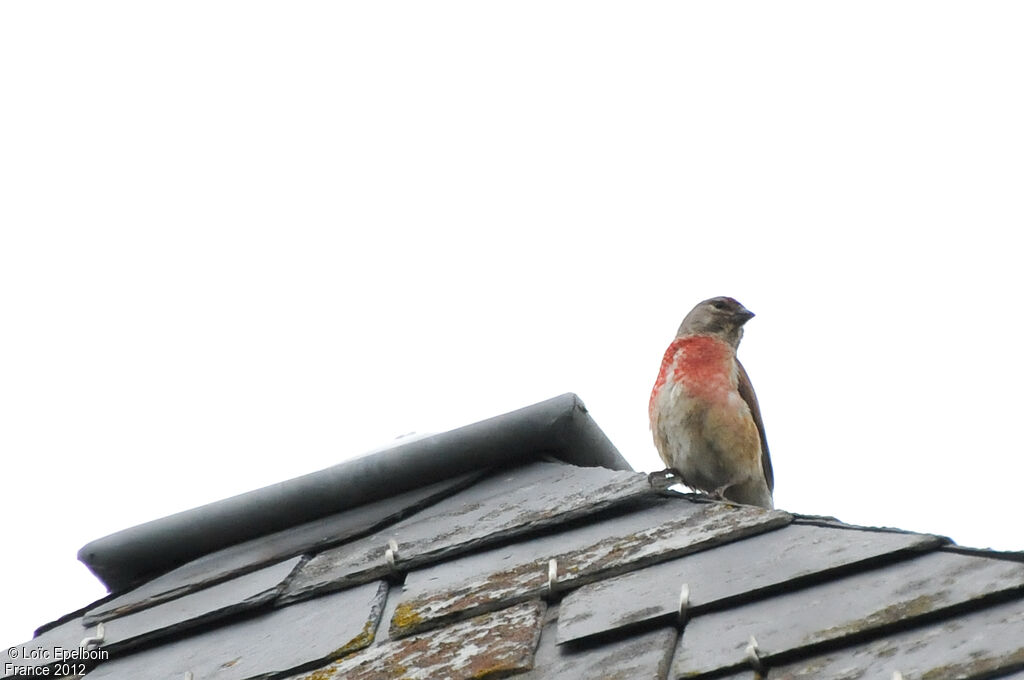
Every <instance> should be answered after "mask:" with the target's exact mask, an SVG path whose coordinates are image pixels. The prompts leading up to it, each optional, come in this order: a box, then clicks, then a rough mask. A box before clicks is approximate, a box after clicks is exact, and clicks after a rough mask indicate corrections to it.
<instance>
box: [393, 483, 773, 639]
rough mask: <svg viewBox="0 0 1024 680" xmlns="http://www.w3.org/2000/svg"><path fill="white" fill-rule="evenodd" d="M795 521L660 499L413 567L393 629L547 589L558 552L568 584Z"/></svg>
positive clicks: (563, 583) (404, 630)
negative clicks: (558, 529) (558, 530)
mask: <svg viewBox="0 0 1024 680" xmlns="http://www.w3.org/2000/svg"><path fill="white" fill-rule="evenodd" d="M788 521H789V515H787V514H786V513H783V512H778V511H766V510H762V509H761V508H754V507H750V506H735V505H729V504H725V503H692V502H690V501H687V500H683V499H671V498H667V499H658V500H657V501H656V502H654V503H653V504H652V505H650V506H646V507H644V508H641V509H638V510H636V511H635V512H630V513H626V514H622V515H618V516H615V517H608V518H602V519H601V520H600V521H595V522H592V523H590V524H586V525H583V526H578V527H574V528H571V529H568V530H566V531H564V532H562V533H557V534H549V535H545V536H540V537H537V538H534V539H532V540H530V541H526V542H522V543H514V544H512V545H507V546H502V547H500V548H496V549H493V550H489V551H486V552H482V553H477V554H474V555H469V556H466V557H463V558H461V559H458V560H453V561H450V562H446V563H444V564H441V565H438V566H436V567H433V568H428V569H424V570H420V571H414V572H412V573H410V574H409V575H408V576H407V578H406V582H405V587H404V588H403V590H402V594H401V601H400V603H399V605H398V608H397V610H396V612H395V616H394V617H393V618H392V620H391V636H392V637H401V636H403V635H408V634H410V633H412V632H416V631H419V630H424V629H426V628H429V627H432V626H436V625H439V624H441V623H444V622H445V621H449V620H456V619H459V618H463V617H466V616H470V615H473V614H475V613H479V612H482V611H488V610H490V609H496V608H499V607H502V606H508V604H510V603H512V602H516V601H521V600H524V599H528V598H531V597H536V596H538V595H541V594H543V593H544V592H545V591H546V589H547V584H548V564H549V560H550V559H551V558H555V559H556V560H557V566H558V569H557V587H558V588H562V589H565V588H571V587H575V586H577V585H579V584H581V583H586V582H587V581H588V580H592V579H594V578H598V577H602V576H608V575H611V574H615V573H621V572H622V571H624V570H627V569H634V568H637V567H639V566H642V565H644V564H650V563H651V562H655V561H658V560H663V559H669V558H671V557H674V556H678V555H682V554H685V553H688V552H694V551H697V550H703V549H706V548H709V547H712V546H715V545H720V544H722V543H726V542H729V541H734V540H737V539H740V538H743V537H746V536H750V535H751V534H755V533H759V532H763V531H767V530H769V529H772V528H775V527H778V526H781V525H784V524H785V523H787V522H788ZM602 608H604V605H602Z"/></svg>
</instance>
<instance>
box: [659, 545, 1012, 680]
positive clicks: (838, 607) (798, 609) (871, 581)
mask: <svg viewBox="0 0 1024 680" xmlns="http://www.w3.org/2000/svg"><path fill="white" fill-rule="evenodd" d="M1014 589H1024V564H1021V563H1019V562H1011V561H1006V560H999V559H992V558H987V557H971V556H967V555H957V554H953V553H948V552H943V551H937V552H933V553H930V554H927V555H923V556H921V557H918V558H917V559H913V560H907V561H904V562H899V563H896V564H892V565H888V566H886V567H883V568H880V569H875V570H872V571H869V572H864V573H860V574H854V575H851V576H847V577H845V578H841V579H838V580H835V581H831V582H829V583H824V584H821V585H817V586H812V587H810V588H805V589H802V590H797V591H793V592H789V593H785V594H783V595H779V596H777V597H771V598H768V599H765V600H760V601H758V602H753V603H750V604H747V605H744V606H740V607H735V608H732V609H727V610H725V611H719V612H712V613H709V614H705V615H703V616H697V617H695V618H693V619H692V620H690V621H689V622H688V623H687V624H686V628H685V630H684V631H683V637H682V640H681V642H680V645H679V651H678V652H677V654H676V657H675V659H674V661H673V664H672V670H673V672H674V673H675V674H676V675H679V676H686V677H694V676H699V675H704V674H707V673H711V672H714V671H718V670H720V669H724V668H729V667H730V666H741V665H743V664H744V663H745V660H744V650H745V648H746V646H747V641H748V640H749V639H750V637H751V636H754V637H755V638H756V639H757V642H758V645H759V647H760V648H761V650H762V653H761V656H762V658H763V659H766V660H767V659H770V658H771V656H772V655H778V654H786V653H790V652H793V651H794V650H798V649H801V648H804V647H808V646H811V645H816V644H820V643H824V642H829V641H834V640H839V639H841V638H843V637H846V636H850V635H858V634H864V633H867V632H869V631H871V630H873V629H876V628H880V627H884V626H889V627H891V626H892V625H893V624H896V623H901V622H906V621H908V620H911V619H914V618H917V617H921V616H924V615H927V614H932V613H935V612H936V611H939V610H942V609H945V608H949V607H952V606H955V605H960V604H964V603H967V602H970V601H972V600H978V599H980V598H984V597H987V596H991V595H993V594H995V593H999V592H1005V591H1008V590H1014ZM1021 633H1022V641H1024V628H1022V630H1021Z"/></svg>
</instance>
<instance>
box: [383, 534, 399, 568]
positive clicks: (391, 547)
mask: <svg viewBox="0 0 1024 680" xmlns="http://www.w3.org/2000/svg"><path fill="white" fill-rule="evenodd" d="M396 559H398V541H396V540H395V539H393V538H389V539H388V549H387V550H385V551H384V561H385V562H386V563H387V565H388V570H390V571H391V572H392V573H394V572H396V571H398V569H397V568H396V567H395V560H396Z"/></svg>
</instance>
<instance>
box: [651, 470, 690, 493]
mask: <svg viewBox="0 0 1024 680" xmlns="http://www.w3.org/2000/svg"><path fill="white" fill-rule="evenodd" d="M647 482H648V483H649V484H650V485H651V487H652V488H653V489H654V490H655V491H664V490H665V489H667V488H669V487H670V486H675V485H676V484H682V483H683V476H682V475H681V474H680V473H679V470H676V469H675V468H665V469H664V470H658V471H657V472H651V473H649V474H648V475H647Z"/></svg>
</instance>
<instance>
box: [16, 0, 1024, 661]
mask: <svg viewBox="0 0 1024 680" xmlns="http://www.w3.org/2000/svg"><path fill="white" fill-rule="evenodd" d="M1021 35H1024V9H1022V8H1021V5H1020V4H1019V3H1010V2H1003V3H1001V2H985V3H963V2H956V3H953V2H940V1H935V0H929V1H927V2H898V1H897V2H893V1H892V0H887V1H885V2H872V1H866V0H858V1H857V2H844V3H832V2H827V3H826V2H820V1H814V2H715V3H699V4H698V3H679V2H617V3H607V2H595V1H593V0H588V1H587V2H558V1H552V0H544V1H543V2H532V1H529V0H516V1H515V2H502V3H494V2H480V1H479V0H473V1H470V2H436V1H429V2H409V3H395V2H365V3H333V2H302V3H295V2H278V3H267V2H254V1H252V0H247V1H246V2H209V1H206V0H204V1H203V2H189V1H181V0H177V1H175V2H167V3H138V2H89V3H84V2H55V3H39V2H27V1H26V2H15V1H9V2H4V3H2V4H0V93H2V94H0V97H2V100H3V104H2V106H0V195H2V198H0V229H2V232H0V234H2V235H0V315H2V328H3V330H2V333H0V456H2V496H0V512H2V515H3V522H4V541H3V545H4V548H5V550H4V555H3V559H2V560H0V573H2V579H0V602H2V606H0V610H2V616H0V643H3V644H4V646H7V645H8V644H14V643H18V642H21V641H24V640H26V639H28V638H29V637H30V636H31V635H32V631H33V629H34V628H35V627H36V626H38V625H40V624H43V623H45V622H47V621H49V620H51V619H53V618H56V617H58V616H60V615H62V614H64V613H66V612H69V611H71V610H73V609H76V608H78V607H81V606H83V605H85V604H87V603H88V602H90V601H92V600H94V599H96V598H98V597H100V596H102V595H103V594H104V590H103V588H102V587H101V586H100V584H99V582H98V581H96V579H95V578H94V577H93V576H92V575H91V574H89V572H88V571H87V570H86V568H85V567H84V566H82V565H81V564H79V563H78V562H77V561H76V552H77V550H78V548H79V547H81V546H82V545H84V544H85V543H87V542H89V541H90V540H92V539H95V538H99V537H101V536H104V535H107V534H110V533H113V532H115V531H117V530H120V529H123V528H126V527H129V526H132V525H135V524H139V523H142V522H145V521H148V520H151V519H155V518H159V517H162V516H165V515H168V514H170V513H174V512H177V511H180V510H185V509H188V508H192V507H195V506H198V505H201V504H203V503H207V502H210V501H215V500H218V499H221V498H225V497H228V496H232V495H234V494H237V493H241V492H244V491H247V490H250V489H253V488H258V487H262V486H265V485H267V484H271V483H274V482H277V481H282V480H284V479H288V478H291V477H294V476H297V475H300V474H304V473H307V472H311V471H314V470H317V469H321V468H324V467H327V466H330V465H333V464H335V463H337V462H340V461H342V460H345V459H347V458H349V457H352V456H354V455H357V454H359V453H361V452H363V451H365V450H367V449H370V448H373V447H375V446H378V445H381V444H384V443H387V442H388V441H390V440H392V439H393V438H394V437H396V436H398V435H402V434H405V433H408V432H412V431H415V432H439V431H444V430H447V429H450V428H453V427H457V426H460V425H463V424H466V423H470V422H475V421H477V420H480V419H483V418H487V417H489V416H492V415H496V414H498V413H502V412H505V411H509V410H512V409H515V408H519V407H521V406H525V405H527V404H531V403H534V402H537V401H540V400H543V399H546V398H548V397H552V396H555V395H557V394H561V393H563V392H568V391H573V392H576V393H578V394H579V395H580V396H581V397H582V398H583V400H584V401H585V402H586V404H587V406H588V407H589V409H590V411H591V413H592V415H593V416H594V418H595V420H596V421H597V422H598V424H599V425H601V427H602V428H603V429H604V431H605V432H606V433H607V434H608V436H609V437H610V438H611V440H612V441H613V442H614V443H615V444H616V445H617V446H618V448H619V450H620V451H621V452H622V453H623V455H624V456H625V457H626V458H627V459H628V460H629V461H630V463H631V464H632V465H633V466H634V467H635V468H636V469H638V470H645V471H647V470H654V469H660V468H661V467H662V466H661V464H660V461H659V460H658V458H657V454H656V452H655V450H654V446H653V444H652V442H651V437H650V432H649V429H648V423H647V399H648V395H649V391H650V388H651V386H652V384H653V382H654V378H655V376H656V373H657V369H658V366H659V363H660V360H661V355H662V352H663V351H664V349H665V347H666V346H667V344H668V342H669V341H670V340H671V338H672V335H673V334H674V332H675V329H676V326H677V325H678V323H679V321H680V319H681V318H682V317H683V315H684V314H685V313H686V312H687V311H688V310H689V309H690V308H691V307H692V306H693V305H694V304H695V303H696V302H698V301H700V300H702V299H704V298H707V297H711V296H714V295H731V296H733V297H736V298H737V299H739V300H740V301H741V302H742V303H743V304H744V305H746V306H747V307H748V308H750V309H751V310H752V311H754V312H755V313H756V314H757V316H756V318H754V319H753V320H752V321H751V322H750V323H749V324H748V325H747V331H746V336H745V338H744V340H743V344H742V345H741V347H740V352H739V355H740V357H741V359H742V360H743V361H744V363H745V364H746V366H747V369H748V370H749V372H750V375H751V378H752V380H753V383H754V386H755V387H756V389H757V392H758V396H759V398H760V401H761V405H762V411H763V415H764V420H765V425H766V429H767V434H768V440H769V444H770V446H771V451H772V459H773V462H774V465H775V476H776V494H775V500H776V504H777V506H778V507H780V508H783V509H786V510H792V511H796V512H801V513H813V514H826V515H834V516H836V517H838V518H840V519H841V520H844V521H847V522H851V523H858V524H867V525H885V526H895V527H901V528H905V529H912V530H918V531H926V532H935V533H940V534H945V535H948V536H951V537H952V538H953V539H955V540H956V541H957V542H959V543H961V544H963V545H967V546H976V547H989V546H991V547H995V548H999V549H1007V550H1009V549H1024V530H1022V528H1021V525H1022V522H1021V520H1022V512H1021V478H1022V475H1024V446H1022V444H1021V422H1022V418H1021V411H1022V405H1024V403H1022V402H1024V398H1022V396H1021V394H1022V392H1021V389H1020V387H1019V385H1020V384H1021V382H1022V380H1024V360H1022V358H1021V351H1020V349H1019V345H1020V337H1021V331H1022V321H1021V319H1022V311H1024V310H1022V300H1021V295H1020V293H1021V290H1022V281H1024V275H1022V274H1021V269H1022V266H1021V246H1020V230H1021V227H1022V226H1024V191H1022V189H1024V125H1022V123H1021V121H1024V87H1022V83H1024V73H1022V71H1024V41H1022V40H1021Z"/></svg>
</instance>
